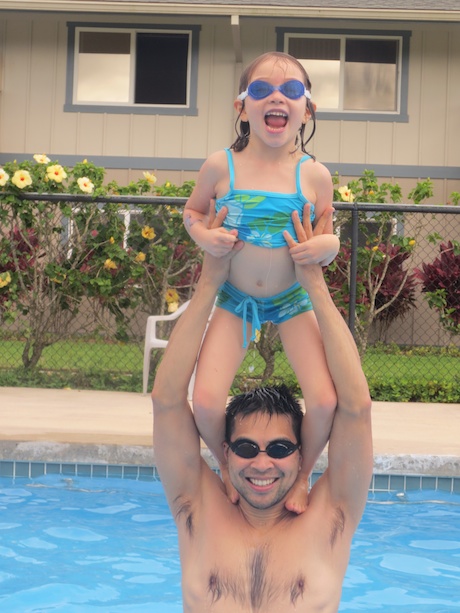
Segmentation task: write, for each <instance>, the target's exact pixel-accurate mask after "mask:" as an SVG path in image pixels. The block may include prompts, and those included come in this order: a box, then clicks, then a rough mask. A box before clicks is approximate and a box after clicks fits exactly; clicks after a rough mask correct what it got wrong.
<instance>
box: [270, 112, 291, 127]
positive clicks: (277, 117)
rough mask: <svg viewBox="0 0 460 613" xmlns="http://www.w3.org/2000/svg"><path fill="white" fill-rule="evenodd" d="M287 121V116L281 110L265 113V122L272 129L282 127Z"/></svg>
mask: <svg viewBox="0 0 460 613" xmlns="http://www.w3.org/2000/svg"><path fill="white" fill-rule="evenodd" d="M287 121H288V116H287V114H286V113H284V112H283V111H270V112H269V113H267V114H266V115H265V124H266V125H267V126H268V127H269V128H271V129H272V130H279V129H280V128H284V127H285V126H286V124H287Z"/></svg>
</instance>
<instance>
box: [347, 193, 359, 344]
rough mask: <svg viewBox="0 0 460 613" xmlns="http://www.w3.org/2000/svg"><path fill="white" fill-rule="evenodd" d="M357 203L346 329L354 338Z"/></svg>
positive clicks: (352, 230)
mask: <svg viewBox="0 0 460 613" xmlns="http://www.w3.org/2000/svg"><path fill="white" fill-rule="evenodd" d="M358 231H359V217H358V203H357V202H353V208H352V211H351V260H350V302H349V305H348V327H349V328H350V332H351V333H352V335H353V336H355V315H356V277H357V271H358V240H359V237H358Z"/></svg>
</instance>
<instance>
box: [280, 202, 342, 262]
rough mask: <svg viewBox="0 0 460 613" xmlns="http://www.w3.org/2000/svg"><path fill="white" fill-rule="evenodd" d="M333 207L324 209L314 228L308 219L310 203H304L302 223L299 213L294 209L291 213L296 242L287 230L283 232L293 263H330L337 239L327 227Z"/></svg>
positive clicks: (335, 252)
mask: <svg viewBox="0 0 460 613" xmlns="http://www.w3.org/2000/svg"><path fill="white" fill-rule="evenodd" d="M333 212H334V209H333V208H332V207H329V208H328V209H326V210H325V211H324V212H323V214H322V215H321V217H320V218H319V219H318V222H317V224H316V226H315V228H314V229H313V228H312V225H311V221H310V205H309V204H306V205H305V207H304V211H303V223H301V222H300V218H299V214H298V212H297V211H295V212H294V213H293V214H292V221H293V223H294V228H295V230H296V235H297V240H298V243H296V242H295V241H294V240H293V238H292V236H291V235H290V234H289V232H288V231H287V230H286V231H285V232H284V238H285V239H286V242H287V244H288V245H289V247H290V249H289V252H290V254H291V257H292V259H293V260H294V262H295V264H299V265H300V266H303V265H305V264H321V265H322V266H323V265H324V262H326V263H327V264H328V263H330V262H331V261H332V260H333V259H334V257H335V256H336V255H337V250H338V246H339V245H338V239H337V237H336V236H335V235H334V234H331V233H330V232H329V231H328V230H327V228H328V227H330V220H331V216H332V213H333Z"/></svg>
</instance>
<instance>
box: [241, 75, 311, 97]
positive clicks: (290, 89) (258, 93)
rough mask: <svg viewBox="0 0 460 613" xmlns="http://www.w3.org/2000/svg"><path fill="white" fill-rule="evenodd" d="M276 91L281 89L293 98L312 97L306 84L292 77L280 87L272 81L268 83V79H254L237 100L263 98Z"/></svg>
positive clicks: (285, 94) (284, 93)
mask: <svg viewBox="0 0 460 613" xmlns="http://www.w3.org/2000/svg"><path fill="white" fill-rule="evenodd" d="M274 91H280V92H281V93H282V94H283V96H286V98H290V99H291V100H298V99H299V98H301V97H302V96H305V97H306V98H308V99H309V100H310V99H311V94H310V92H309V91H308V89H307V88H306V87H305V85H304V84H303V83H302V82H301V81H297V79H292V80H291V81H286V83H283V84H282V85H280V86H279V87H277V86H276V85H271V83H267V81H253V82H252V83H250V84H249V85H248V88H247V90H246V91H244V92H241V94H240V95H239V96H238V97H237V100H244V99H245V98H247V97H248V96H250V97H251V98H253V99H254V100H263V98H267V96H269V95H270V94H272V93H273V92H274Z"/></svg>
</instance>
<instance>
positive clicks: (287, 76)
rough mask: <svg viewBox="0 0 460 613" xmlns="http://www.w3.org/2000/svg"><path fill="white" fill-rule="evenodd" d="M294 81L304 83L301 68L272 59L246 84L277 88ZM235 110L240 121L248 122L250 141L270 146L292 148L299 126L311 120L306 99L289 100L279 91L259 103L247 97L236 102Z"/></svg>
mask: <svg viewBox="0 0 460 613" xmlns="http://www.w3.org/2000/svg"><path fill="white" fill-rule="evenodd" d="M293 79H295V80H297V81H301V82H302V83H303V75H302V72H301V71H300V69H299V68H298V67H297V66H295V65H294V64H292V63H290V62H285V61H280V60H279V59H278V58H272V59H267V60H265V61H264V62H262V63H261V64H259V66H257V68H256V69H255V70H254V71H253V73H252V74H251V76H250V79H249V83H252V82H254V81H266V82H267V83H269V84H270V85H274V86H276V87H279V86H280V85H282V84H283V83H286V82H287V81H291V80H293ZM235 109H236V110H237V111H238V112H239V111H240V110H241V109H242V110H241V115H240V119H241V120H242V121H247V122H249V125H250V126H251V135H250V139H253V138H257V139H260V140H261V141H262V142H263V143H265V144H266V145H268V146H269V147H282V146H284V145H288V146H289V147H293V143H294V142H295V139H296V135H297V134H298V132H299V130H300V127H301V125H302V123H306V122H307V121H308V119H309V117H310V113H309V111H308V110H307V99H306V98H305V96H303V95H302V96H301V97H300V98H297V99H296V100H292V99H291V98H288V97H287V96H285V95H284V94H282V93H281V92H280V91H279V90H274V91H273V92H272V93H271V94H269V95H268V96H267V97H266V98H262V99H261V100H255V99H253V98H251V96H247V97H246V98H245V100H244V103H243V102H242V101H241V100H236V101H235Z"/></svg>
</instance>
